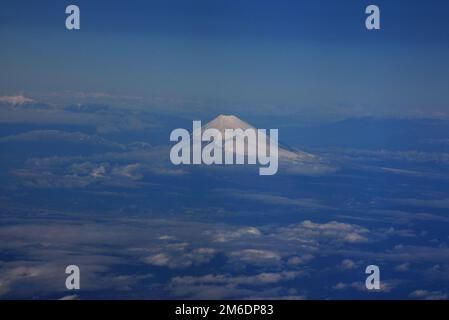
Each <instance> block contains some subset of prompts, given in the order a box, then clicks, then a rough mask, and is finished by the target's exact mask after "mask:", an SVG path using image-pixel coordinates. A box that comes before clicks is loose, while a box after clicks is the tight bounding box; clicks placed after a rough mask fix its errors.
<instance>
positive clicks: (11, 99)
mask: <svg viewBox="0 0 449 320" xmlns="http://www.w3.org/2000/svg"><path fill="white" fill-rule="evenodd" d="M34 102H35V101H34V100H33V99H30V98H27V97H25V96H23V95H18V96H1V97H0V103H5V104H11V105H13V106H16V105H21V104H26V103H34Z"/></svg>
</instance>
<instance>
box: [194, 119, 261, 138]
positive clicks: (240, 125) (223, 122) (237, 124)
mask: <svg viewBox="0 0 449 320" xmlns="http://www.w3.org/2000/svg"><path fill="white" fill-rule="evenodd" d="M212 128H213V129H217V130H219V131H220V132H221V133H222V134H224V132H225V130H226V129H243V130H246V129H255V128H254V127H253V126H251V125H250V124H248V123H246V122H245V121H243V120H241V119H240V118H238V117H236V116H234V115H223V114H221V115H219V116H218V117H216V118H215V119H213V120H212V121H210V122H208V123H207V124H206V125H204V126H203V129H204V130H205V129H212Z"/></svg>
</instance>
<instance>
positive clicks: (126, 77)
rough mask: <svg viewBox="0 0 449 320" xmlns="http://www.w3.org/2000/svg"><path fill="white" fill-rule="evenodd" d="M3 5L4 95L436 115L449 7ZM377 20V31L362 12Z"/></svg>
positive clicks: (441, 102) (444, 72)
mask: <svg viewBox="0 0 449 320" xmlns="http://www.w3.org/2000/svg"><path fill="white" fill-rule="evenodd" d="M73 3H74V4H77V5H79V7H80V9H81V30H80V31H67V30H65V24H64V22H65V17H66V15H65V13H64V11H65V7H66V6H67V5H68V4H70V3H69V2H66V1H39V2H35V1H3V2H2V10H1V12H0V39H1V42H2V44H3V47H4V48H5V49H6V50H1V52H0V68H1V70H2V74H3V76H2V77H0V94H2V95H12V94H18V93H25V94H29V95H32V94H33V93H34V94H36V93H52V94H54V93H57V92H62V91H67V90H69V91H77V92H107V93H115V94H121V95H131V96H134V95H135V96H143V97H150V96H164V97H174V98H186V99H191V98H194V99H217V100H220V101H229V102H230V103H239V104H242V106H245V107H246V106H247V107H248V108H253V109H254V110H257V111H260V112H263V111H265V110H268V109H270V108H273V107H278V106H282V107H284V109H285V110H288V111H289V112H292V113H294V112H299V111H301V110H305V109H307V110H309V109H313V110H314V112H318V113H326V112H331V111H335V109H341V110H342V112H343V113H349V115H365V114H370V115H384V114H395V115H398V114H399V115H404V114H405V115H408V114H420V115H424V116H426V115H428V116H433V115H439V114H441V113H445V112H447V111H446V110H447V101H448V100H449V96H448V92H447V90H446V88H447V86H448V85H449V63H448V61H447V60H448V59H447V58H446V57H447V56H448V55H449V46H448V44H449V33H448V30H449V20H448V19H447V17H446V14H447V12H448V10H447V9H449V5H448V4H447V2H445V1H438V0H433V1H375V2H368V1H327V0H325V1H323V0H321V1H221V0H216V1H195V2H193V3H192V2H187V1H126V2H124V1H123V2H119V1H114V2H110V1H75V2H73ZM371 3H375V4H377V5H378V6H379V7H380V9H381V25H382V30H380V31H371V32H369V31H367V30H366V29H365V28H364V19H365V17H366V15H365V13H364V11H365V7H366V6H367V5H368V4H371Z"/></svg>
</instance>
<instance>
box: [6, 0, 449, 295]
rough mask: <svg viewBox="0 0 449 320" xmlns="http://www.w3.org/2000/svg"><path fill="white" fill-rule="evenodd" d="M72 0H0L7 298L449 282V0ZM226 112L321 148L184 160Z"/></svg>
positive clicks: (332, 289)
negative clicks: (75, 284) (238, 160)
mask: <svg viewBox="0 0 449 320" xmlns="http://www.w3.org/2000/svg"><path fill="white" fill-rule="evenodd" d="M372 3H373V4H376V5H378V6H379V8H380V10H381V29H380V30H371V31H368V30H367V29H366V28H365V19H366V17H367V15H366V14H365V8H366V6H367V5H369V4H372ZM69 4H72V3H69V2H66V1H48V0H47V1H24V0H18V1H9V0H2V1H0V46H1V50H0V181H1V184H0V299H58V298H62V297H66V298H72V299H73V298H79V299H107V298H112V299H132V298H138V299H248V298H260V299H448V297H449V290H448V288H449V247H448V245H449V233H448V227H449V91H448V90H447V88H448V87H449V59H447V57H449V19H447V13H448V12H449V3H448V2H447V1H438V0H432V1H424V0H422V1H399V0H395V1H375V2H372V1H330V0H320V1H262V0H260V1H255V0H253V1H224V0H213V1H212V0H209V1H205V0H204V1H203V0H200V1H194V2H190V1H100V0H96V1H84V0H81V1H76V2H73V4H76V5H78V6H79V8H80V11H81V29H80V30H71V31H69V30H67V29H66V28H65V19H66V17H67V14H65V8H66V6H67V5H69ZM222 114H226V115H231V114H232V115H235V116H237V117H239V118H240V119H242V120H244V121H246V122H248V123H249V124H251V125H253V126H255V127H257V128H278V129H279V140H280V142H281V144H282V145H283V146H285V148H288V149H289V150H292V152H298V153H301V152H302V153H307V154H309V155H311V156H310V157H309V158H307V159H306V160H304V161H302V162H301V163H296V164H295V165H292V164H289V163H287V162H283V161H281V162H280V165H279V172H278V174H276V175H274V176H259V174H258V170H257V168H256V167H254V166H205V165H199V166H175V165H173V164H172V163H171V162H170V159H169V153H170V147H171V146H172V144H173V143H172V142H170V140H169V136H170V132H171V131H172V130H174V129H176V128H186V129H189V130H190V129H191V127H192V120H202V121H203V123H204V124H206V123H207V122H209V121H211V120H212V119H214V118H216V117H217V116H219V115H222ZM72 264H74V265H78V266H79V267H80V269H81V290H79V291H69V290H67V289H66V287H65V279H66V276H67V275H66V274H65V267H66V266H67V265H72ZM371 264H374V265H378V266H379V267H380V270H381V289H380V290H377V291H368V290H367V289H366V288H365V279H366V276H367V275H366V274H365V268H366V266H368V265H371Z"/></svg>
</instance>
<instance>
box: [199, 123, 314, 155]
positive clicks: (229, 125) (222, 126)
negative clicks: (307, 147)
mask: <svg viewBox="0 0 449 320" xmlns="http://www.w3.org/2000/svg"><path fill="white" fill-rule="evenodd" d="M207 129H216V130H218V131H220V133H221V135H222V137H223V143H222V145H223V146H225V145H226V144H225V143H224V142H225V138H224V137H225V130H226V129H234V130H235V129H242V130H243V131H245V130H247V129H253V130H257V128H255V127H254V126H252V125H250V124H249V123H247V122H245V121H243V120H241V119H240V118H238V117H237V116H235V115H219V116H218V117H216V118H215V119H213V120H212V121H210V122H208V123H207V124H205V125H204V126H203V127H202V128H201V130H202V131H204V130H207ZM237 135H238V134H237ZM241 141H243V139H242V140H241ZM265 141H270V138H269V137H267V139H266V140H265ZM223 148H225V147H223ZM239 149H240V150H245V151H244V152H245V155H247V152H248V150H249V149H250V148H247V146H246V148H233V150H232V152H234V153H236V152H238V151H236V150H239ZM267 149H268V150H269V145H268V146H267ZM224 151H225V152H227V151H229V150H224ZM278 156H279V160H281V161H287V162H303V161H314V160H315V159H316V157H315V156H314V155H312V154H310V153H306V152H303V151H295V150H291V149H290V148H288V147H286V146H283V145H282V144H279V150H278Z"/></svg>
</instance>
